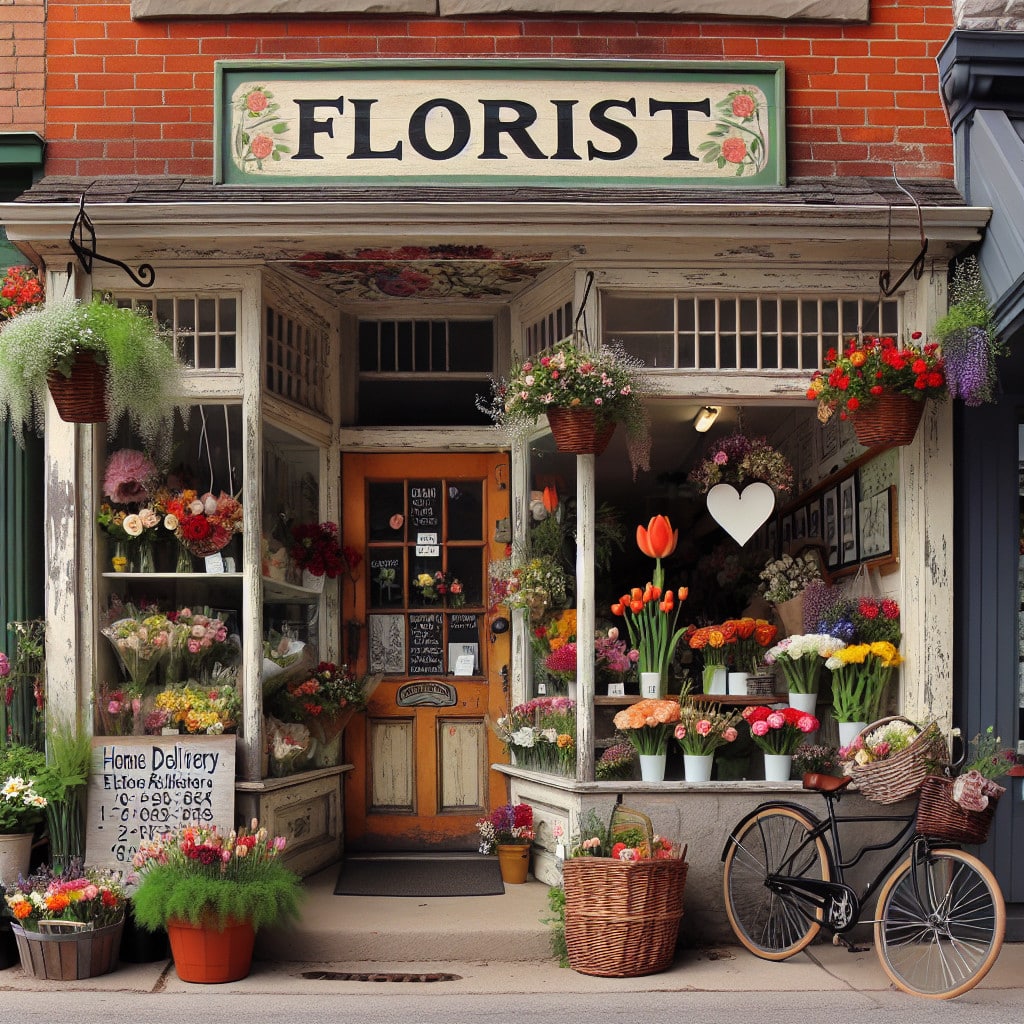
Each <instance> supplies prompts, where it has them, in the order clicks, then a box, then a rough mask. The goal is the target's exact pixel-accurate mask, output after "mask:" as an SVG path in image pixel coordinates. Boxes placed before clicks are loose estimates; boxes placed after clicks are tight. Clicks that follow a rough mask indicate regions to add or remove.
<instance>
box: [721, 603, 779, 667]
mask: <svg viewBox="0 0 1024 1024" xmlns="http://www.w3.org/2000/svg"><path fill="white" fill-rule="evenodd" d="M729 624H731V625H732V626H733V628H734V629H735V630H736V647H735V657H736V666H737V668H738V669H739V671H740V672H749V673H750V674H752V675H756V674H757V671H758V669H759V668H760V666H761V663H762V662H763V660H764V654H765V651H766V649H767V648H769V647H771V645H772V643H773V642H774V641H775V637H776V636H777V635H778V632H779V631H778V628H777V627H776V626H773V625H772V624H771V623H770V622H768V621H767V620H766V619H755V618H753V617H752V616H749V615H745V616H743V618H740V619H730V620H729Z"/></svg>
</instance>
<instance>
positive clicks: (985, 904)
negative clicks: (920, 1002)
mask: <svg viewBox="0 0 1024 1024" xmlns="http://www.w3.org/2000/svg"><path fill="white" fill-rule="evenodd" d="M1005 931H1006V906H1005V904H1004V903H1003V894H1002V892H1001V891H1000V889H999V883H998V882H997V881H996V880H995V876H994V875H993V874H992V872H991V871H989V869H988V868H987V867H985V865H984V864H982V862H981V861H980V860H978V858H977V857H973V856H971V854H969V853H964V852H963V850H953V849H949V850H931V851H929V852H928V853H925V854H923V855H921V856H917V855H915V854H914V853H912V854H911V856H910V857H908V858H907V860H905V861H904V862H903V863H902V864H900V866H899V867H898V868H896V869H895V870H894V871H893V873H892V874H891V875H890V876H889V878H888V879H887V880H886V883H885V885H884V886H883V887H882V891H881V892H880V893H879V896H878V911H877V920H876V921H875V951H876V952H877V953H878V958H879V960H881V961H882V967H883V968H884V970H885V973H886V974H888V975H889V977H890V978H891V979H892V981H893V982H894V984H895V985H896V986H897V987H898V988H901V989H903V991H904V992H909V993H910V994H911V995H915V996H925V997H926V998H928V999H952V998H953V997H954V996H958V995H961V994H962V993H964V992H966V991H967V990H968V989H972V988H974V986H975V985H977V984H978V982H979V981H981V979H982V978H984V977H985V975H986V974H988V971H989V968H990V967H991V966H992V965H993V964H994V963H995V961H996V957H997V956H998V955H999V950H1000V949H1001V948H1002V945H1003V934H1004V933H1005Z"/></svg>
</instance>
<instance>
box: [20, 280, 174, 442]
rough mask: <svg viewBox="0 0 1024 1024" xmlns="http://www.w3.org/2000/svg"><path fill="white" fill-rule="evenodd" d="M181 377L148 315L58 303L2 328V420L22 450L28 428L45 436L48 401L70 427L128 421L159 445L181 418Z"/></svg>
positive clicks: (97, 302)
mask: <svg viewBox="0 0 1024 1024" xmlns="http://www.w3.org/2000/svg"><path fill="white" fill-rule="evenodd" d="M181 369H182V364H181V363H180V362H179V361H178V359H177V358H176V356H175V354H174V350H173V346H172V344H171V340H170V339H169V337H168V336H167V334H166V333H165V332H164V331H162V330H161V329H160V328H159V326H158V325H157V323H156V321H155V320H154V319H153V318H152V317H151V316H150V315H149V314H148V313H146V312H145V311H144V310H136V309H132V308H128V307H123V306H115V305H114V304H112V303H110V302H105V301H102V300H101V299H99V298H94V299H92V300H91V301H89V302H79V301H77V300H75V299H65V298H61V299H56V300H54V301H52V302H49V303H47V304H46V305H41V306H36V307H34V308H31V309H27V310H25V311H24V312H22V313H19V314H18V315H17V316H15V317H13V318H12V319H10V320H8V321H7V322H6V323H4V324H3V326H2V327H0V418H5V419H8V420H9V421H10V423H11V429H12V430H13V432H14V434H15V436H16V437H17V438H18V440H19V442H22V443H23V442H24V428H25V427H26V426H28V427H32V426H33V425H34V426H35V427H36V428H38V429H40V430H41V428H42V424H43V413H44V410H45V408H46V396H47V393H49V394H51V395H52V396H53V399H54V403H55V404H56V405H57V411H58V413H59V414H60V416H61V418H62V419H64V420H67V421H68V422H72V423H100V422H104V421H107V422H109V424H110V429H111V430H113V429H114V428H115V427H116V425H117V424H118V423H119V422H120V420H121V418H122V417H123V416H124V415H126V414H127V415H128V418H129V420H130V422H131V425H132V427H133V428H134V429H135V430H136V432H137V433H138V434H139V435H140V436H141V437H142V438H143V439H144V440H147V441H152V440H153V439H155V437H156V436H157V434H158V433H159V431H160V429H161V427H163V426H164V425H165V424H167V423H168V422H169V421H170V419H171V418H172V416H173V414H174V409H175V406H176V404H177V400H178V395H179V394H180V390H181V389H180V378H179V371H180V370H181Z"/></svg>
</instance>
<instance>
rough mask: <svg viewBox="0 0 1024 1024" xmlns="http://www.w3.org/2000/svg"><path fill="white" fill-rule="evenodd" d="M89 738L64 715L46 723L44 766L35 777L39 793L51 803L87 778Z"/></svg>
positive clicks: (89, 756)
mask: <svg viewBox="0 0 1024 1024" xmlns="http://www.w3.org/2000/svg"><path fill="white" fill-rule="evenodd" d="M91 759H92V742H91V740H90V738H89V733H88V732H86V730H85V729H84V728H82V727H80V726H78V725H75V724H72V723H71V722H69V721H68V720H67V719H62V718H54V719H53V720H52V721H50V722H49V723H48V724H47V727H46V768H45V769H44V771H43V773H42V775H41V776H40V779H39V788H40V791H41V792H42V794H43V796H45V797H46V799H47V800H49V801H50V802H51V803H59V802H60V801H61V800H66V799H67V798H68V796H69V794H71V793H73V792H74V791H75V790H78V789H79V788H80V787H82V786H84V785H85V784H86V783H87V782H88V781H89V766H90V762H91Z"/></svg>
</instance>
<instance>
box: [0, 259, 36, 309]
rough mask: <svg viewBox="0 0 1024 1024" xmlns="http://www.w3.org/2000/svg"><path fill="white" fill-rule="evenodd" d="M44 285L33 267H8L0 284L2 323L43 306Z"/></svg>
mask: <svg viewBox="0 0 1024 1024" xmlns="http://www.w3.org/2000/svg"><path fill="white" fill-rule="evenodd" d="M43 298H44V296H43V284H42V282H41V281H40V280H39V277H38V275H37V274H36V272H35V271H34V270H33V269H32V268H31V267H8V268H7V273H6V274H4V277H3V281H2V282H0V323H3V322H4V321H5V320H13V319H14V318H15V317H16V316H17V315H18V314H19V313H24V312H25V310H27V309H32V308H33V307H34V306H38V305H41V304H42V301H43Z"/></svg>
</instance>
